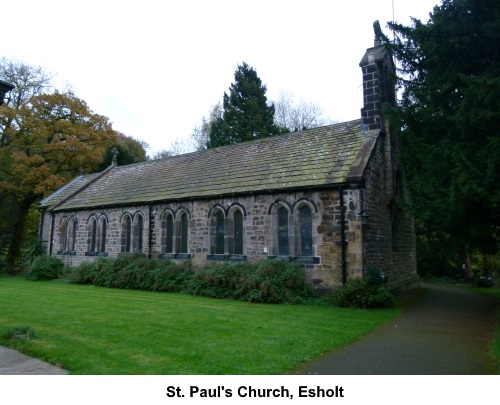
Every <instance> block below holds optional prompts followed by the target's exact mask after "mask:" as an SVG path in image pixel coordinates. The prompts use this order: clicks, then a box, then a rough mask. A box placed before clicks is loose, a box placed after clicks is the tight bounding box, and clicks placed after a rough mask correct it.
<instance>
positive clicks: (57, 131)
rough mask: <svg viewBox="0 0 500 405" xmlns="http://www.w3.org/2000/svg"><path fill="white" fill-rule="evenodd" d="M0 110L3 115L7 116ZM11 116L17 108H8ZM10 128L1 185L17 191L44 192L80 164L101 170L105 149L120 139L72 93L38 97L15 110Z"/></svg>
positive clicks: (62, 181) (89, 169)
mask: <svg viewBox="0 0 500 405" xmlns="http://www.w3.org/2000/svg"><path fill="white" fill-rule="evenodd" d="M3 113H4V111H3V110H2V111H0V119H2V118H4V117H6V115H3V116H2V114H3ZM8 113H9V114H11V115H12V113H13V111H9V112H8ZM14 113H15V117H14V119H15V121H16V123H17V124H16V125H15V126H12V127H11V128H10V129H9V131H10V132H9V137H10V140H11V141H10V142H9V145H7V146H5V148H4V150H3V155H4V156H7V155H5V153H7V154H8V158H7V161H6V162H8V167H5V170H4V169H3V168H0V180H4V181H3V182H2V183H1V184H0V188H3V189H9V190H10V191H12V192H15V194H16V195H27V194H33V193H34V194H36V195H38V196H39V197H42V196H44V195H46V194H47V193H49V192H52V191H54V190H56V189H57V188H58V187H60V186H62V185H63V184H65V183H67V182H68V181H69V180H71V178H73V177H74V176H75V175H76V174H77V173H78V171H79V169H80V168H82V169H84V170H85V171H86V172H87V173H88V172H92V171H94V170H96V168H97V167H98V165H99V164H100V163H101V162H102V159H103V156H104V153H105V151H106V149H107V148H108V147H109V146H110V145H111V144H113V143H115V142H116V138H117V137H116V133H115V131H113V129H112V127H111V124H110V123H109V120H108V119H107V118H106V117H104V116H100V115H97V114H94V113H93V112H92V111H91V110H90V109H89V108H88V106H87V104H86V103H85V102H84V101H83V100H80V99H78V98H77V97H75V96H74V94H72V93H57V92H56V93H54V94H44V95H40V96H36V97H33V98H32V99H31V101H30V105H27V106H23V107H22V108H20V109H19V110H16V111H14Z"/></svg>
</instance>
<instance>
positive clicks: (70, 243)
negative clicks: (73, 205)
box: [66, 218, 76, 252]
mask: <svg viewBox="0 0 500 405" xmlns="http://www.w3.org/2000/svg"><path fill="white" fill-rule="evenodd" d="M66 239H67V242H66V249H67V250H68V251H71V252H73V251H74V250H75V239H76V219H75V218H72V219H70V221H69V223H68V230H67V233H66Z"/></svg>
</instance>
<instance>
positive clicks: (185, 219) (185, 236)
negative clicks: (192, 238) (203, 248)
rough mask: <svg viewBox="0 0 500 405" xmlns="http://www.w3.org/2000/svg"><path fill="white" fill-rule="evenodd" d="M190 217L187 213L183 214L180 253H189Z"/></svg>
mask: <svg viewBox="0 0 500 405" xmlns="http://www.w3.org/2000/svg"><path fill="white" fill-rule="evenodd" d="M188 222H189V221H188V216H187V214H186V213H183V214H182V216H181V234H180V240H181V249H180V253H187V252H188Z"/></svg>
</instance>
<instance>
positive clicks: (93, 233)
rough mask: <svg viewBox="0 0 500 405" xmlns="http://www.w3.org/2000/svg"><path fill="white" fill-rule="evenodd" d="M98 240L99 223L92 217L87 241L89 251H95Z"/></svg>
mask: <svg viewBox="0 0 500 405" xmlns="http://www.w3.org/2000/svg"><path fill="white" fill-rule="evenodd" d="M96 242H97V223H96V220H95V218H94V217H92V218H90V221H89V238H88V243H87V250H88V251H89V252H95V250H96Z"/></svg>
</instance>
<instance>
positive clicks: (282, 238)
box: [278, 207, 290, 256]
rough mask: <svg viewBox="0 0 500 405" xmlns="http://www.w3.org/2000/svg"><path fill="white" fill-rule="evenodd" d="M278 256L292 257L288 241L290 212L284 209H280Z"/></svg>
mask: <svg viewBox="0 0 500 405" xmlns="http://www.w3.org/2000/svg"><path fill="white" fill-rule="evenodd" d="M278 254H279V255H280V256H289V255H290V244H289V241H288V211H287V209H286V208H284V207H280V208H279V209H278Z"/></svg>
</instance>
